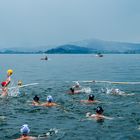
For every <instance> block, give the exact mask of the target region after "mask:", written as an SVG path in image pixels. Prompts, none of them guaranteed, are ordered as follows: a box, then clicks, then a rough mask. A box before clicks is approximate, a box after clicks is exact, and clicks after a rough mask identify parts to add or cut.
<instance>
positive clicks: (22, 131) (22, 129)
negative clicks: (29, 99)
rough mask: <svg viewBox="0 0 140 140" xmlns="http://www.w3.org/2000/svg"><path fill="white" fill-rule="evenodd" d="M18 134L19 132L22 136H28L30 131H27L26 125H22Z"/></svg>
mask: <svg viewBox="0 0 140 140" xmlns="http://www.w3.org/2000/svg"><path fill="white" fill-rule="evenodd" d="M20 132H21V133H22V134H28V133H29V132H30V129H29V127H28V124H24V125H22V127H21V129H20Z"/></svg>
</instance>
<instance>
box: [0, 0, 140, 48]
mask: <svg viewBox="0 0 140 140" xmlns="http://www.w3.org/2000/svg"><path fill="white" fill-rule="evenodd" d="M91 38H98V39H103V40H114V41H124V42H139V43H140V0H0V48H4V47H17V46H19V47H22V46H46V45H54V44H64V43H68V42H73V41H80V40H85V39H91Z"/></svg>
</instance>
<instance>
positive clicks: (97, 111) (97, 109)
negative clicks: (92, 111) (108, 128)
mask: <svg viewBox="0 0 140 140" xmlns="http://www.w3.org/2000/svg"><path fill="white" fill-rule="evenodd" d="M103 112H104V110H103V109H102V107H101V106H98V107H97V108H96V113H98V114H102V113H103Z"/></svg>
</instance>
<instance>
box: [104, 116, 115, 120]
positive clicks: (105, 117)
mask: <svg viewBox="0 0 140 140" xmlns="http://www.w3.org/2000/svg"><path fill="white" fill-rule="evenodd" d="M103 118H104V119H108V120H112V119H114V118H112V117H107V116H103Z"/></svg>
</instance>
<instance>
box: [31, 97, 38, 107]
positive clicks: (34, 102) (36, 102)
mask: <svg viewBox="0 0 140 140" xmlns="http://www.w3.org/2000/svg"><path fill="white" fill-rule="evenodd" d="M32 105H34V106H39V105H40V101H39V97H38V96H37V95H35V96H34V98H33V101H32Z"/></svg>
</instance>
